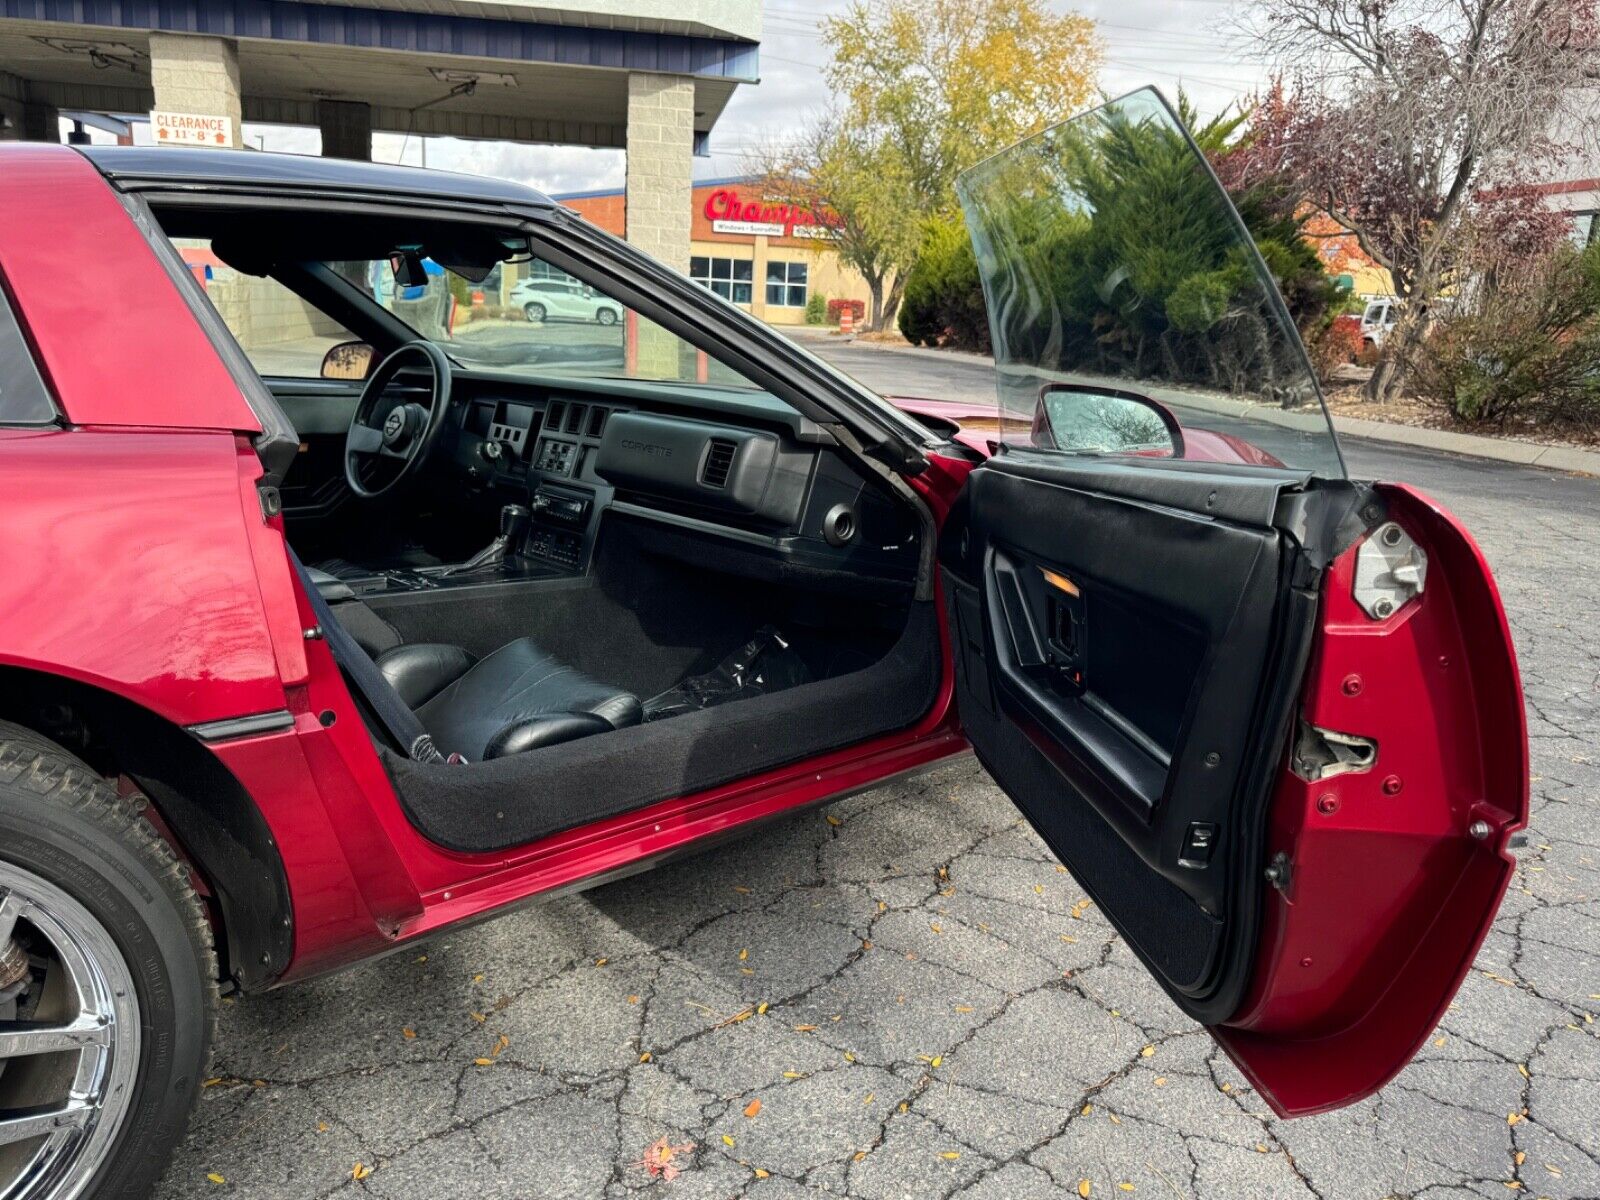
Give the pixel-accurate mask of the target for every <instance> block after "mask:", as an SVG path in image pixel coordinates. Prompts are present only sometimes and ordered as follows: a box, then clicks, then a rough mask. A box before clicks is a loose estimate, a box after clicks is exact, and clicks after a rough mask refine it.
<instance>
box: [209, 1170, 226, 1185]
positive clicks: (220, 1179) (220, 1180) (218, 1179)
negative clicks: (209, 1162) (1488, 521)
mask: <svg viewBox="0 0 1600 1200" xmlns="http://www.w3.org/2000/svg"><path fill="white" fill-rule="evenodd" d="M206 1178H207V1179H209V1180H211V1182H212V1183H227V1182H228V1181H227V1180H226V1179H224V1178H223V1177H222V1176H221V1175H218V1174H217V1173H216V1172H215V1171H212V1172H211V1174H209V1175H207V1176H206Z"/></svg>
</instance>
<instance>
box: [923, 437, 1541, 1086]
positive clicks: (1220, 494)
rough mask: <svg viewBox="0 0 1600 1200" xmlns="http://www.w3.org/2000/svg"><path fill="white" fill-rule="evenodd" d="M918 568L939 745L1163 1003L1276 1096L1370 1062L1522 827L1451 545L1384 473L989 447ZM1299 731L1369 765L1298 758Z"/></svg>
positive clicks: (1397, 1049) (1419, 1007) (1437, 1007)
mask: <svg viewBox="0 0 1600 1200" xmlns="http://www.w3.org/2000/svg"><path fill="white" fill-rule="evenodd" d="M1157 476H1159V478H1157ZM1214 485H1215V486H1214ZM1156 496H1159V497H1160V502H1159V503H1157V502H1155V501H1153V500H1152V499H1151V498H1152V497H1156ZM1217 514H1220V515H1217ZM1391 523H1398V524H1400V525H1401V526H1402V527H1403V528H1404V529H1405V530H1406V532H1407V533H1408V534H1409V535H1410V536H1411V537H1412V538H1414V539H1416V540H1417V543H1418V544H1419V545H1420V546H1422V547H1423V552H1424V553H1425V554H1426V555H1428V561H1429V563H1430V571H1429V575H1428V577H1427V584H1426V586H1425V588H1424V590H1423V592H1422V593H1421V594H1420V595H1418V596H1415V597H1414V598H1412V599H1411V600H1410V601H1408V602H1407V603H1405V604H1403V605H1401V606H1400V607H1399V609H1398V610H1397V611H1395V612H1393V613H1392V614H1391V615H1389V616H1388V617H1387V618H1385V619H1382V620H1378V619H1375V618H1373V617H1372V616H1370V615H1369V614H1368V613H1367V612H1365V611H1364V610H1363V609H1362V608H1361V607H1359V606H1358V605H1357V603H1356V601H1355V600H1354V598H1353V595H1354V587H1355V576H1356V562H1357V558H1358V555H1359V553H1360V547H1361V546H1362V545H1363V544H1364V543H1365V542H1366V541H1367V540H1368V539H1369V538H1370V537H1372V536H1373V534H1372V532H1371V531H1372V530H1373V529H1376V528H1382V527H1386V526H1387V525H1389V524H1391ZM940 560H941V567H942V576H941V579H942V584H943V587H944V594H945V602H946V606H947V612H948V614H949V618H950V624H951V634H952V644H953V647H954V651H955V653H954V658H955V666H956V696H957V703H958V705H959V707H960V712H961V719H962V724H963V727H964V728H965V729H966V731H967V735H968V737H969V739H970V740H971V741H972V743H973V745H974V747H975V748H976V750H977V752H978V754H979V756H980V758H981V759H982V761H983V762H984V764H985V766H986V767H987V768H988V769H989V771H990V772H991V774H993V775H994V777H995V779H996V780H997V782H999V784H1000V785H1001V786H1002V788H1004V789H1005V791H1006V792H1007V793H1008V794H1009V795H1010V796H1011V798H1012V799H1013V800H1014V801H1015V802H1016V803H1017V805H1018V807H1019V808H1020V809H1021V810H1022V812H1023V814H1024V815H1025V816H1026V817H1027V818H1028V819H1029V821H1030V822H1031V823H1032V824H1033V825H1034V827H1035V828H1036V829H1037V830H1038V831H1039V833H1040V834H1041V836H1042V837H1043V838H1044V839H1045V841H1046V843H1047V844H1048V845H1049V846H1050V847H1051V849H1052V850H1053V851H1054V852H1055V853H1056V854H1057V855H1058V857H1060V859H1061V861H1062V862H1063V863H1064V864H1065V865H1066V866H1067V867H1068V869H1069V870H1070V871H1071V872H1072V874H1073V875H1074V877H1075V878H1076V879H1077V880H1078V881H1079V882H1080V883H1081V884H1082V885H1083V887H1084V889H1085V891H1086V892H1087V893H1088V895H1089V897H1090V898H1091V899H1092V900H1093V901H1094V902H1095V904H1096V905H1097V906H1099V908H1100V909H1101V910H1102V911H1103V912H1104V914H1105V915H1106V917H1107V918H1108V919H1109V920H1110V921H1111V922H1112V924H1113V925H1114V926H1115V927H1116V928H1117V929H1118V931H1119V932H1120V933H1121V934H1122V935H1123V937H1124V938H1125V939H1126V940H1127V942H1128V944H1129V946H1130V948H1131V949H1133V951H1134V952H1135V953H1136V954H1137V955H1138V957H1139V958H1140V959H1141V961H1142V962H1143V963H1144V964H1145V965H1146V966H1147V967H1148V968H1149V969H1150V970H1151V972H1152V974H1154V975H1155V977H1156V978H1157V979H1158V981H1159V982H1160V983H1161V984H1162V985H1163V987H1164V988H1165V989H1166V990H1167V992H1168V993H1169V995H1171V996H1172V998H1173V999H1174V1000H1175V1001H1176V1002H1177V1003H1178V1004H1179V1006H1180V1007H1181V1008H1183V1009H1184V1011H1186V1012H1187V1013H1189V1014H1190V1015H1191V1016H1193V1017H1194V1018H1195V1019H1197V1020H1199V1021H1202V1022H1204V1023H1205V1024H1207V1025H1208V1026H1209V1027H1210V1028H1211V1032H1212V1033H1213V1035H1214V1036H1216V1038H1217V1040H1218V1041H1219V1043H1221V1044H1222V1046H1223V1047H1224V1048H1225V1049H1226V1050H1227V1051H1228V1053H1229V1054H1230V1055H1231V1056H1233V1057H1234V1059H1235V1060H1236V1061H1237V1062H1238V1063H1239V1065H1240V1067H1241V1068H1242V1069H1243V1070H1244V1071H1245V1073H1246V1074H1247V1076H1248V1077H1249V1078H1250V1079H1251V1081H1252V1082H1253V1083H1254V1084H1255V1085H1256V1086H1257V1088H1258V1089H1259V1090H1260V1091H1261V1093H1262V1094H1263V1096H1264V1097H1265V1098H1266V1099H1267V1100H1268V1102H1269V1103H1270V1104H1272V1106H1273V1107H1274V1108H1275V1109H1276V1110H1277V1111H1279V1112H1280V1113H1284V1114H1288V1115H1296V1114H1301V1113H1308V1112H1316V1111H1321V1110H1323V1109H1326V1108H1329V1107H1336V1106H1338V1105H1341V1104H1345V1103H1349V1102H1351V1101H1352V1100H1355V1099H1358V1098H1360V1097H1361V1096H1364V1095H1367V1094H1370V1092H1371V1091H1373V1090H1375V1089H1376V1088H1377V1087H1379V1086H1381V1085H1382V1084H1383V1083H1384V1082H1385V1081H1387V1080H1388V1079H1389V1078H1390V1077H1392V1076H1393V1075H1394V1074H1395V1073H1396V1072H1397V1071H1398V1070H1399V1069H1400V1068H1401V1067H1403V1066H1404V1065H1405V1063H1406V1062H1407V1061H1408V1060H1409V1058H1410V1056H1411V1055H1412V1054H1413V1053H1414V1052H1415V1050H1416V1048H1417V1046H1418V1045H1419V1044H1420V1043H1421V1041H1422V1039H1424V1038H1425V1037H1426V1036H1428V1034H1429V1032H1430V1031H1431V1029H1432V1028H1433V1026H1434V1024H1435V1023H1436V1021H1437V1020H1438V1018H1439V1016H1440V1015H1441V1014H1442V1012H1443V1010H1444V1007H1445V1006H1446V1005H1447V1004H1448V1002H1449V1000H1450V997H1451V996H1452V995H1453V994H1454V992H1455V990H1456V988H1457V987H1458V986H1459V984H1460V980H1461V978H1462V975H1463V973H1464V972H1465V971H1466V970H1467V969H1468V966H1469V965H1470V962H1471V959H1472V955H1473V953H1474V952H1475V950H1476V947H1477V945H1478V944H1479V942H1480V941H1481V939H1482V937H1483V936H1484V934H1485V932H1486V931H1487V929H1488V927H1489V925H1490V923H1491V921H1492V919H1493V915H1494V912H1495V910H1496V908H1497V906H1498V903H1499V900H1500V897H1501V895H1502V894H1503V892H1504V889H1505V886H1506V883H1507V881H1508V879H1509V876H1510V871H1511V864H1510V860H1509V859H1508V857H1507V856H1506V853H1505V849H1504V847H1505V842H1506V839H1507V837H1508V835H1509V832H1510V831H1511V830H1513V829H1515V828H1518V827H1520V825H1521V824H1522V823H1523V822H1524V821H1525V820H1526V757H1525V741H1524V739H1523V736H1522V732H1521V731H1522V725H1521V720H1522V718H1521V707H1520V701H1519V696H1520V692H1519V687H1518V684H1517V677H1516V669H1515V661H1514V658H1513V657H1512V653H1511V649H1510V641H1509V636H1508V635H1507V634H1506V633H1505V622H1504V617H1503V614H1502V613H1501V610H1500V607H1499V603H1498V598H1497V597H1496V596H1495V594H1494V587H1493V581H1492V579H1491V578H1490V576H1489V575H1488V572H1487V569H1486V568H1485V567H1484V566H1483V564H1482V561H1481V559H1480V558H1479V557H1478V556H1477V554H1476V550H1475V548H1474V547H1473V546H1472V543H1471V540H1470V538H1468V537H1467V536H1466V535H1465V534H1464V533H1463V532H1462V531H1461V530H1460V528H1459V526H1457V525H1456V524H1455V523H1454V522H1453V521H1452V520H1451V519H1450V518H1449V516H1448V514H1445V513H1443V512H1442V510H1440V509H1438V508H1437V507H1436V506H1433V505H1431V504H1430V503H1428V502H1426V501H1424V500H1422V499H1420V498H1418V497H1416V496H1415V495H1414V494H1412V493H1409V492H1406V491H1404V490H1403V489H1396V488H1390V487H1382V488H1379V489H1377V490H1375V491H1374V490H1369V489H1366V488H1361V487H1358V486H1355V485H1351V484H1346V483H1343V482H1342V481H1341V482H1327V481H1318V480H1313V479H1309V478H1307V477H1304V476H1300V477H1295V476H1294V475H1293V474H1292V473H1289V472H1271V473H1262V472H1259V471H1257V470H1256V469H1254V468H1239V469H1237V471H1234V470H1230V469H1226V468H1217V467H1205V468H1200V469H1194V468H1190V467H1185V466H1183V465H1181V464H1175V463H1159V464H1153V463H1141V462H1138V461H1128V460H1124V461H1120V462H1104V461H1093V460H1090V461H1082V460H1076V459H1073V458H1070V457H1066V456H1062V455H1059V454H1052V453H1050V452H1047V451H1037V450H1025V449H1024V450H1016V449H1012V448H1007V449H1006V450H1005V451H1003V452H1002V453H1000V454H999V455H997V456H996V457H995V458H994V459H992V460H990V461H989V462H988V463H986V464H984V465H983V466H981V467H979V468H978V469H977V470H975V471H974V472H973V473H972V476H971V478H970V480H969V482H968V485H967V491H966V493H965V495H964V497H963V501H962V503H961V504H960V505H959V506H958V508H957V510H956V512H955V513H954V514H953V515H952V519H951V521H950V523H949V525H948V526H947V529H946V532H945V535H944V538H943V540H942V542H941V548H940ZM1074 593H1075V594H1074ZM1468 631H1472V634H1473V635H1472V636H1470V637H1469V632H1468ZM1302 728H1305V729H1313V730H1321V729H1326V730H1333V731H1339V732H1343V733H1347V734H1350V735H1353V736H1356V737H1358V738H1366V739H1369V740H1370V741H1371V742H1373V743H1374V744H1375V747H1376V749H1375V754H1374V756H1373V758H1372V760H1371V761H1369V762H1366V763H1365V764H1363V765H1356V766H1349V765H1348V764H1347V769H1338V770H1335V771H1333V772H1332V773H1331V774H1328V775H1327V776H1325V777H1317V776H1318V774H1319V771H1320V768H1319V770H1318V771H1313V770H1311V769H1310V768H1309V767H1308V766H1306V765H1304V764H1300V765H1299V766H1298V769H1296V768H1297V761H1298V759H1297V756H1298V755H1299V754H1300V753H1301V751H1300V749H1299V746H1298V743H1297V742H1296V737H1297V736H1302V735H1301V734H1300V733H1299V731H1300V730H1301V729H1302ZM1197 831H1200V832H1202V833H1203V834H1204V835H1205V836H1204V839H1203V841H1204V845H1203V846H1197V843H1196V840H1195V835H1196V832H1197ZM1269 873H1270V881H1269Z"/></svg>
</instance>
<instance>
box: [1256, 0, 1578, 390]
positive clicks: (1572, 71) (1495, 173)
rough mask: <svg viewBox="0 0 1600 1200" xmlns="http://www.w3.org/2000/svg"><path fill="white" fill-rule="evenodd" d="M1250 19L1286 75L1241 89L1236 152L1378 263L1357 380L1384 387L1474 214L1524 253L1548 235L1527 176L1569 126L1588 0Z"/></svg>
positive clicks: (1399, 5)
mask: <svg viewBox="0 0 1600 1200" xmlns="http://www.w3.org/2000/svg"><path fill="white" fill-rule="evenodd" d="M1249 28H1250V32H1251V36H1252V37H1254V38H1255V39H1256V40H1257V42H1258V43H1259V45H1260V46H1261V47H1262V48H1264V49H1265V50H1266V52H1267V53H1268V54H1269V56H1270V57H1271V58H1272V59H1273V61H1274V62H1275V64H1276V67H1277V69H1278V70H1279V71H1280V72H1282V75H1283V77H1284V78H1287V79H1289V80H1291V81H1292V86H1286V85H1282V84H1280V85H1279V86H1277V87H1276V88H1274V89H1273V91H1272V92H1271V93H1269V94H1268V95H1267V96H1266V97H1263V98H1261V99H1260V102H1258V103H1257V104H1256V106H1255V110H1254V113H1253V116H1252V136H1253V138H1254V145H1253V148H1252V154H1251V158H1252V161H1251V162H1250V163H1249V164H1248V165H1250V166H1252V167H1253V168H1254V169H1259V170H1270V171H1274V172H1282V173H1286V174H1288V175H1290V176H1292V177H1293V178H1294V179H1295V180H1297V182H1298V186H1299V187H1300V189H1301V194H1302V195H1303V196H1304V197H1305V198H1306V199H1309V200H1310V201H1311V202H1313V203H1315V204H1316V205H1318V206H1319V207H1320V208H1322V209H1324V210H1325V211H1326V212H1327V213H1328V214H1329V215H1330V216H1331V217H1332V218H1333V219H1334V220H1335V221H1337V222H1339V223H1340V224H1341V225H1342V226H1343V227H1344V228H1345V229H1347V230H1348V231H1349V232H1350V233H1351V234H1353V235H1354V236H1355V238H1356V239H1357V241H1358V242H1359V244H1360V246H1361V249H1362V250H1363V251H1365V252H1366V253H1367V255H1369V256H1370V257H1371V258H1372V259H1373V260H1374V261H1376V262H1377V263H1378V264H1379V265H1381V266H1384V267H1386V268H1388V270H1389V272H1390V274H1391V275H1392V276H1393V278H1394V285H1395V291H1396V293H1397V295H1398V296H1399V297H1400V299H1401V300H1402V301H1403V304H1402V307H1401V312H1400V319H1399V322H1398V324H1397V325H1396V327H1395V329H1394V331H1393V332H1392V333H1391V334H1390V335H1389V338H1388V340H1387V342H1386V343H1385V346H1384V353H1383V356H1382V359H1381V360H1380V362H1379V365H1378V368H1377V370H1375V371H1374V373H1373V377H1372V380H1371V381H1370V383H1369V384H1368V396H1369V398H1371V399H1374V400H1387V399H1391V398H1393V397H1394V396H1396V395H1397V394H1399V392H1400V391H1401V390H1402V388H1403V387H1404V385H1405V381H1406V376H1407V373H1408V372H1409V370H1410V369H1411V367H1412V365H1413V364H1414V361H1415V357H1416V352H1417V349H1418V347H1419V346H1420V345H1421V343H1422V339H1423V337H1424V336H1425V335H1426V333H1427V330H1428V326H1429V322H1430V319H1431V315H1432V314H1433V313H1434V312H1435V311H1436V310H1437V309H1438V308H1439V307H1440V305H1441V302H1442V300H1443V299H1444V298H1445V297H1446V296H1448V295H1449V294H1450V293H1451V292H1452V291H1457V292H1459V290H1460V289H1461V288H1463V287H1464V286H1466V284H1467V282H1468V280H1469V279H1470V278H1471V277H1472V275H1473V271H1474V262H1473V257H1474V255H1475V254H1476V253H1477V252H1478V251H1480V250H1481V249H1482V247H1483V246H1484V245H1485V238H1484V237H1483V232H1484V231H1485V230H1492V229H1496V228H1498V229H1502V230H1505V231H1506V232H1507V234H1508V235H1514V239H1513V240H1514V243H1515V246H1514V248H1515V249H1516V250H1517V251H1518V252H1523V253H1528V254H1531V255H1538V254H1540V253H1543V252H1547V251H1548V250H1549V248H1550V246H1551V245H1552V243H1553V241H1554V240H1556V239H1558V238H1559V236H1560V232H1561V226H1560V221H1559V219H1558V218H1557V216H1556V215H1555V214H1553V213H1551V212H1549V211H1548V209H1547V208H1546V207H1545V205H1544V204H1543V201H1542V199H1541V198H1540V197H1539V196H1538V195H1537V194H1536V193H1534V192H1533V191H1532V190H1530V188H1529V187H1528V184H1529V183H1530V182H1531V181H1533V180H1536V179H1538V178H1540V177H1548V176H1547V172H1549V171H1550V170H1551V168H1552V167H1553V166H1554V165H1555V164H1557V163H1558V162H1560V161H1561V160H1562V159H1564V158H1565V157H1567V156H1568V155H1569V154H1570V153H1571V151H1572V149H1573V146H1572V134H1571V132H1570V131H1573V130H1578V129H1580V128H1581V126H1582V122H1581V119H1580V112H1579V108H1580V105H1581V104H1582V99H1583V95H1584V89H1583V87H1582V84H1583V82H1584V80H1585V76H1586V72H1587V70H1588V68H1589V66H1590V64H1591V63H1592V60H1593V56H1594V51H1593V47H1595V46H1596V45H1597V42H1596V19H1595V0H1447V2H1444V3H1441V2H1440V0H1258V3H1257V4H1256V7H1255V8H1254V10H1253V14H1252V17H1251V19H1250V26H1249Z"/></svg>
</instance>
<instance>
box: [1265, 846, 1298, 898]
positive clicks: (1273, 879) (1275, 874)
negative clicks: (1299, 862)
mask: <svg viewBox="0 0 1600 1200" xmlns="http://www.w3.org/2000/svg"><path fill="white" fill-rule="evenodd" d="M1293 873H1294V868H1293V867H1292V866H1291V864H1290V862H1289V855H1288V854H1287V853H1286V852H1284V851H1282V850H1279V851H1278V852H1277V853H1276V854H1274V855H1273V856H1272V861H1271V862H1270V863H1268V864H1267V869H1266V870H1265V871H1264V872H1263V874H1264V875H1265V876H1266V877H1267V882H1268V883H1270V884H1271V885H1272V886H1273V887H1275V888H1277V889H1278V890H1279V891H1280V892H1286V891H1288V890H1289V879H1290V877H1291V876H1292V875H1293Z"/></svg>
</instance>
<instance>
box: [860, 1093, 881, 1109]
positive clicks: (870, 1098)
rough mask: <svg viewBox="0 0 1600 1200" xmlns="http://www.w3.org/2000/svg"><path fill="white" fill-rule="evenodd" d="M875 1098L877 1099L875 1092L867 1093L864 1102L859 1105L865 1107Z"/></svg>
mask: <svg viewBox="0 0 1600 1200" xmlns="http://www.w3.org/2000/svg"><path fill="white" fill-rule="evenodd" d="M877 1098H878V1093H877V1092H868V1093H867V1095H866V1098H865V1099H864V1100H862V1101H861V1103H862V1105H863V1106H865V1105H868V1104H871V1103H872V1102H873V1101H874V1100H876V1099H877Z"/></svg>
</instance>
